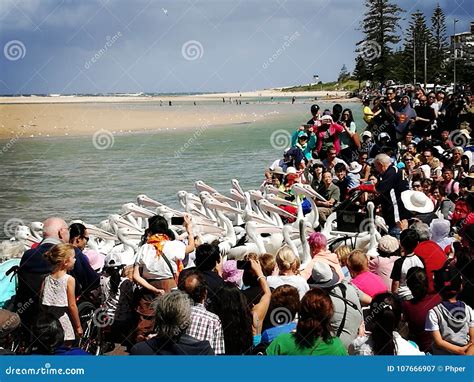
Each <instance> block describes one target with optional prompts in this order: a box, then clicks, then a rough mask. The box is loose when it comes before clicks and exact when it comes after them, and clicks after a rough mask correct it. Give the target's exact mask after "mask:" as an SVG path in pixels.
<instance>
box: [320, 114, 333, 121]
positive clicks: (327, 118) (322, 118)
mask: <svg viewBox="0 0 474 382" xmlns="http://www.w3.org/2000/svg"><path fill="white" fill-rule="evenodd" d="M321 121H331V122H332V117H331V116H330V115H327V114H325V115H323V116H322V117H321Z"/></svg>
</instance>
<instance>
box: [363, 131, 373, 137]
mask: <svg viewBox="0 0 474 382" xmlns="http://www.w3.org/2000/svg"><path fill="white" fill-rule="evenodd" d="M364 137H369V138H372V133H371V132H370V131H368V130H366V131H364V132H363V133H362V138H364Z"/></svg>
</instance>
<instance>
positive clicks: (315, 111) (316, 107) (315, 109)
mask: <svg viewBox="0 0 474 382" xmlns="http://www.w3.org/2000/svg"><path fill="white" fill-rule="evenodd" d="M318 111H319V106H318V105H316V104H315V105H313V106H311V114H313V113H317V112H318Z"/></svg>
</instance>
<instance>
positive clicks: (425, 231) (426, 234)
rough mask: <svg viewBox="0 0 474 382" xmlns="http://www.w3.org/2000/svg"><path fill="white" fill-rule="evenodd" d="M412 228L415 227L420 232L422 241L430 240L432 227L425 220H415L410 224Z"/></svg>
mask: <svg viewBox="0 0 474 382" xmlns="http://www.w3.org/2000/svg"><path fill="white" fill-rule="evenodd" d="M410 228H411V229H414V230H415V231H416V233H417V234H418V236H419V238H420V241H426V240H430V237H431V234H430V227H429V226H428V224H426V223H423V222H415V223H413V224H412V225H411V226H410Z"/></svg>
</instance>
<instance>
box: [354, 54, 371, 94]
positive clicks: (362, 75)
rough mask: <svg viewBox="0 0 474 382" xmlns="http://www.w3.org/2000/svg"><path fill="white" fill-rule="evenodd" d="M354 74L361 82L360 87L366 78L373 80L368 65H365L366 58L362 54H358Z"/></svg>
mask: <svg viewBox="0 0 474 382" xmlns="http://www.w3.org/2000/svg"><path fill="white" fill-rule="evenodd" d="M352 76H353V77H354V78H355V79H356V80H357V81H358V82H359V89H360V83H361V82H362V81H365V80H371V79H372V78H371V76H370V75H369V73H368V72H367V66H366V65H365V60H364V59H363V58H362V57H361V56H356V65H355V68H354V71H353V72H352Z"/></svg>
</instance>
